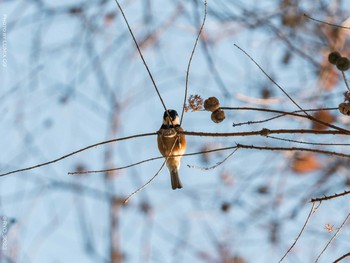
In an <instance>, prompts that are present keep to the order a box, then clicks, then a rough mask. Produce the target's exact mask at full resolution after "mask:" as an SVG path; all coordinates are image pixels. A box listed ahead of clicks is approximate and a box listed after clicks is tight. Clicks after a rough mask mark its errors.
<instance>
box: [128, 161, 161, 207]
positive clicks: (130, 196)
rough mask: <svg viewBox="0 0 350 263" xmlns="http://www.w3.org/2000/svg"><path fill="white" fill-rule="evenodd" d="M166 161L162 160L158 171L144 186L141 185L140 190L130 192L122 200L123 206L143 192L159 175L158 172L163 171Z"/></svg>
mask: <svg viewBox="0 0 350 263" xmlns="http://www.w3.org/2000/svg"><path fill="white" fill-rule="evenodd" d="M166 161H167V159H165V160H164V162H163V164H162V166H161V167H160V168H159V169H158V171H157V172H156V174H155V175H153V177H152V178H151V179H149V180H148V181H147V182H146V183H145V184H144V185H142V186H141V187H140V188H138V189H137V190H136V191H134V192H132V193H131V194H130V195H129V196H128V197H127V198H126V199H125V200H124V204H126V203H127V202H129V200H130V199H131V198H132V197H133V196H134V195H136V194H137V193H138V192H140V191H141V190H143V189H144V188H145V187H146V186H147V185H149V184H150V183H151V182H152V181H153V180H154V179H155V178H156V177H157V175H158V174H159V173H160V171H161V170H162V169H163V167H164V165H165V163H166Z"/></svg>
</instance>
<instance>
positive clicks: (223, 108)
mask: <svg viewBox="0 0 350 263" xmlns="http://www.w3.org/2000/svg"><path fill="white" fill-rule="evenodd" d="M220 109H222V110H254V111H264V112H272V113H280V114H281V115H278V116H275V117H272V118H271V119H267V120H266V121H269V120H272V119H274V118H277V117H283V116H285V115H291V116H295V117H300V118H306V119H309V120H313V121H316V122H319V123H321V124H323V125H325V126H328V127H330V128H333V129H336V130H339V131H344V132H346V133H349V134H350V131H348V130H346V129H343V128H341V127H338V126H336V125H333V124H330V123H327V122H323V121H319V120H316V119H315V118H314V117H312V116H311V115H301V114H298V112H302V111H293V112H288V111H281V110H273V109H265V108H255V107H220ZM321 110H338V108H320V109H308V110H304V111H306V112H308V111H321ZM264 121H265V120H264ZM262 122H263V121H262Z"/></svg>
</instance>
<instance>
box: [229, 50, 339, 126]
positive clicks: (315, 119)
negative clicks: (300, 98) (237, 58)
mask: <svg viewBox="0 0 350 263" xmlns="http://www.w3.org/2000/svg"><path fill="white" fill-rule="evenodd" d="M234 45H235V46H236V47H237V48H238V49H239V50H241V51H242V52H243V53H244V54H245V55H246V56H247V57H248V58H249V59H250V60H251V61H253V63H254V64H255V65H256V66H257V67H258V68H259V69H260V70H261V72H262V73H264V75H265V76H266V77H267V78H268V79H269V80H270V81H271V82H272V83H273V84H275V85H276V86H277V87H278V88H279V89H280V90H281V91H282V92H283V93H284V94H285V95H286V96H287V97H288V99H290V101H291V102H293V103H294V105H295V106H297V107H298V108H299V109H300V110H301V111H302V112H304V113H305V115H307V116H308V119H310V120H313V121H315V122H318V123H320V124H323V125H326V126H329V127H332V126H334V125H331V124H329V123H326V122H324V121H321V120H318V119H317V118H315V117H313V116H311V115H309V114H308V113H307V111H305V110H304V109H302V108H301V107H300V106H299V105H298V104H297V103H296V102H295V101H294V100H293V99H292V97H291V96H289V94H288V93H287V92H286V91H285V90H284V89H283V88H282V87H281V86H280V85H278V84H277V82H276V81H275V80H274V79H273V78H271V77H270V76H269V75H268V74H267V73H266V72H265V70H264V69H263V68H262V67H261V66H260V65H259V64H258V63H257V62H256V61H255V60H254V59H253V58H252V57H251V56H250V55H249V54H248V53H247V52H246V51H244V50H243V49H242V48H240V47H239V46H238V45H236V44H234ZM333 128H334V127H333Z"/></svg>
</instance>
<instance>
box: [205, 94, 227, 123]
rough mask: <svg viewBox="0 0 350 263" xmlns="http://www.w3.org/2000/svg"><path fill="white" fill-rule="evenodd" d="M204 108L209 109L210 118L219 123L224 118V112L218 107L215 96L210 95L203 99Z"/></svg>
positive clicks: (218, 103)
mask: <svg viewBox="0 0 350 263" xmlns="http://www.w3.org/2000/svg"><path fill="white" fill-rule="evenodd" d="M204 109H205V110H207V111H211V112H212V114H211V120H212V121H213V122H215V123H220V122H222V121H223V120H224V119H225V112H224V111H223V110H222V109H220V102H219V100H218V99H217V98H215V97H210V98H208V99H206V100H205V101H204Z"/></svg>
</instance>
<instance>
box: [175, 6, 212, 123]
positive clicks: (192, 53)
mask: <svg viewBox="0 0 350 263" xmlns="http://www.w3.org/2000/svg"><path fill="white" fill-rule="evenodd" d="M206 18H207V1H206V0H205V1H204V17H203V21H202V25H201V27H200V29H199V32H198V35H197V38H196V41H195V42H194V46H193V49H192V52H191V56H190V59H189V61H188V65H187V71H186V87H185V96H184V103H183V107H182V112H181V118H180V126H181V124H182V120H183V116H184V112H185V106H186V100H187V93H188V78H189V75H190V67H191V63H192V59H193V55H194V52H195V51H196V47H197V44H198V40H199V37H200V35H201V33H202V31H203V27H204V23H205V20H206Z"/></svg>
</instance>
